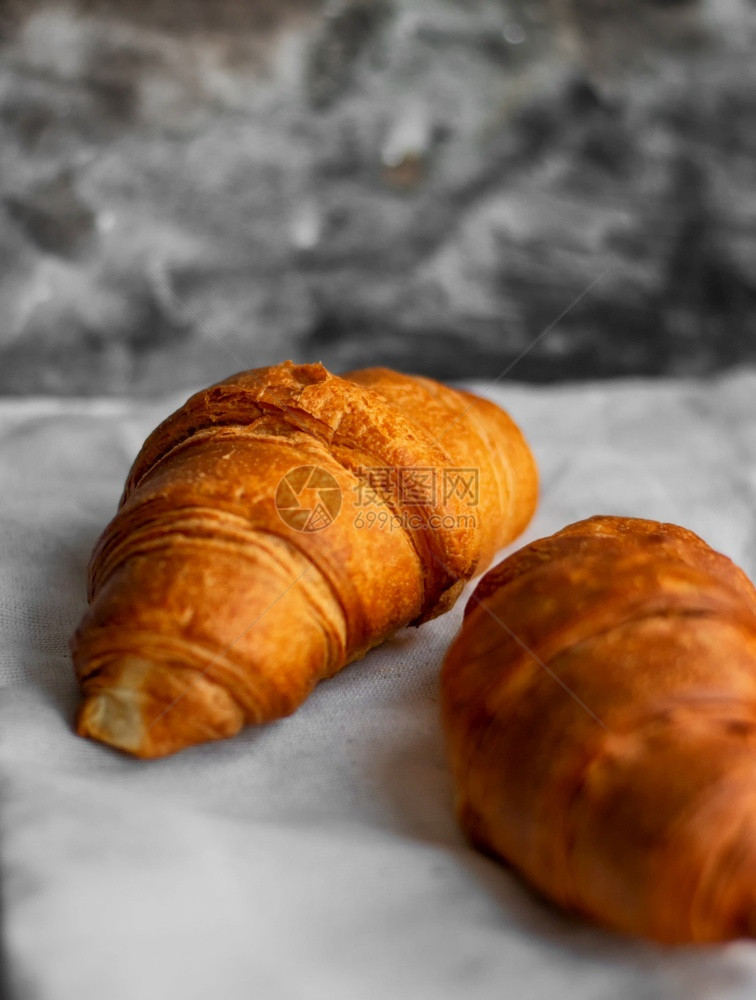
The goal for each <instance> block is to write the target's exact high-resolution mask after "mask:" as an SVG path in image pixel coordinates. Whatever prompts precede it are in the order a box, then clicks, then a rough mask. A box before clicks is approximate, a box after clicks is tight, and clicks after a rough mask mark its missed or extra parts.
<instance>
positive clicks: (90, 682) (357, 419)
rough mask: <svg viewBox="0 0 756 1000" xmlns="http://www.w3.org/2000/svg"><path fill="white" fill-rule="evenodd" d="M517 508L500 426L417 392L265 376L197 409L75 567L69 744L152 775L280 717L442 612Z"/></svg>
mask: <svg viewBox="0 0 756 1000" xmlns="http://www.w3.org/2000/svg"><path fill="white" fill-rule="evenodd" d="M536 493H537V485H536V470H535V465H534V462H533V458H532V455H531V453H530V451H529V449H528V447H527V445H526V443H525V441H524V439H523V437H522V434H521V433H520V431H519V430H518V429H517V427H516V426H515V425H514V423H513V422H512V421H511V420H510V419H509V417H508V416H507V415H506V414H505V413H504V412H503V411H502V410H501V409H499V408H498V407H497V406H495V405H494V404H493V403H490V402H487V401H486V400H479V399H477V398H476V397H473V396H471V395H470V394H468V393H466V392H461V391H456V390H453V389H450V388H447V387H445V386H443V385H440V384H439V383H438V382H434V381H432V380H431V379H426V378H416V377H411V376H409V375H400V374H398V373H396V372H392V371H389V370H387V369H380V368H374V369H366V370H364V371H356V372H350V373H348V374H347V375H345V376H343V377H337V376H335V375H332V374H330V373H329V372H327V371H326V369H325V368H323V367H322V365H319V364H313V365H296V364H292V363H291V362H284V363H283V364H280V365H277V366H275V367H271V368H260V369H256V370H253V371H249V372H242V373H241V374H238V375H234V376H232V377H231V378H228V379H226V380H225V381H223V382H220V383H218V384H217V385H214V386H211V387H210V388H208V389H205V390H203V391H201V392H199V393H197V394H196V395H194V396H192V398H191V399H189V400H188V402H187V403H185V404H184V405H183V406H182V407H181V408H180V409H178V410H177V411H176V412H175V413H174V414H173V415H172V416H170V417H168V419H167V420H165V421H164V422H163V423H162V424H161V425H160V426H159V427H158V428H157V429H156V430H155V431H154V432H153V433H152V434H151V435H150V436H149V438H148V439H147V441H146V442H145V444H144V446H143V448H142V450H141V452H140V453H139V455H138V456H137V458H136V460H135V462H134V465H133V467H132V469H131V472H130V473H129V476H128V480H127V482H126V486H125V489H124V492H123V496H122V498H121V503H120V507H119V510H118V513H117V514H116V516H115V518H114V519H113V521H111V523H110V524H109V525H108V526H107V528H106V529H105V531H104V533H103V535H102V537H101V538H100V540H99V542H98V543H97V546H96V548H95V550H94V553H93V556H92V560H91V563H90V568H89V601H90V606H89V609H88V611H87V613H86V615H85V616H84V619H83V621H82V623H81V625H80V627H79V628H78V630H77V632H76V634H75V635H74V637H73V640H72V652H73V659H74V663H75V667H76V672H77V674H78V677H79V679H80V683H81V690H82V695H83V701H82V704H81V708H80V711H79V715H78V723H77V726H78V732H79V733H80V734H81V735H83V736H90V737H93V738H94V739H97V740H101V741H102V742H104V743H108V744H110V745H112V746H114V747H118V748H120V749H121V750H125V751H128V752H129V753H132V754H136V755H137V756H140V757H159V756H162V755H164V754H168V753H172V752H173V751H176V750H180V749H181V748H183V747H186V746H189V745H190V744H193V743H198V742H201V741H204V740H211V739H218V738H221V737H227V736H230V735H232V734H233V733H235V732H237V730H239V729H240V728H241V727H242V726H243V725H244V724H245V723H263V722H267V721H270V720H273V719H277V718H279V717H281V716H284V715H287V714H289V713H290V712H292V711H294V710H295V709H296V708H297V706H298V705H300V704H301V702H302V701H303V700H304V699H305V698H306V697H307V695H308V693H309V692H310V691H311V690H312V688H313V687H314V685H315V684H316V683H317V681H319V680H321V679H322V678H324V677H328V676H330V675H331V674H333V673H335V672H336V671H337V670H340V669H341V668H342V667H343V666H344V665H345V664H346V663H348V662H349V661H351V660H354V659H356V658H357V657H359V656H362V655H363V654H364V653H365V651H366V650H368V649H370V647H371V646H374V645H375V644H376V643H379V642H381V641H382V640H383V639H384V638H386V637H387V636H388V635H389V634H390V633H391V632H392V631H393V630H394V629H396V628H397V627H398V626H402V625H406V624H408V623H419V622H422V621H425V620H427V619H429V618H432V617H434V616H435V615H438V614H440V613H441V612H443V611H445V610H446V609H447V608H449V607H450V606H451V604H452V603H453V602H454V600H455V599H456V597H457V596H458V594H459V592H460V589H461V587H462V586H463V584H464V582H465V581H466V580H467V579H469V578H470V577H471V576H472V575H473V574H474V573H476V572H478V571H480V570H482V569H483V568H484V567H485V566H486V565H487V564H488V563H489V562H490V560H491V558H492V557H493V555H494V553H495V552H496V550H497V549H498V548H499V547H501V546H502V545H504V544H505V543H506V542H508V541H510V540H511V539H512V538H514V537H515V536H516V535H517V534H518V533H519V532H520V531H521V530H522V528H523V527H524V525H525V524H526V523H527V522H528V520H529V518H530V516H531V514H532V512H533V508H534V505H535V502H536Z"/></svg>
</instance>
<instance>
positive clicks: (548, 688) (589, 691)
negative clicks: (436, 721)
mask: <svg viewBox="0 0 756 1000" xmlns="http://www.w3.org/2000/svg"><path fill="white" fill-rule="evenodd" d="M442 705H443V722H444V730H445V734H446V741H447V746H448V753H449V758H450V761H451V767H452V770H453V773H454V779H455V786H456V791H457V809H458V815H459V819H460V822H461V824H462V826H463V828H464V829H465V830H466V831H467V833H468V834H469V836H470V838H471V839H472V841H473V842H474V843H475V844H476V845H478V846H479V847H481V848H482V849H484V850H486V851H488V852H490V853H492V854H494V855H497V856H499V857H500V858H503V859H505V860H506V861H508V862H509V863H510V864H511V865H513V866H514V867H515V868H516V869H517V870H518V871H519V872H520V873H521V874H522V875H523V876H524V877H525V878H526V879H527V880H528V881H529V882H530V883H532V884H533V885H534V886H535V887H537V888H538V889H539V890H540V891H541V892H542V893H543V894H545V895H546V896H547V897H549V898H551V899H552V900H555V901H556V902H557V903H559V904H561V905H562V906H564V907H567V908H569V909H571V910H573V911H577V912H579V913H581V914H583V915H585V916H587V917H589V918H591V919H593V920H595V921H598V922H600V923H602V924H604V925H606V926H608V927H611V928H614V929H616V930H619V931H623V932H627V933H630V934H637V935H644V936H647V937H649V938H653V939H655V940H658V941H663V942H693V941H719V940H725V939H729V938H735V937H739V936H743V935H754V934H755V933H756V591H755V590H754V587H753V586H752V584H751V583H750V582H749V580H748V579H747V577H746V576H745V574H744V573H743V572H742V571H741V570H740V569H738V568H737V567H736V566H735V565H734V564H733V563H732V562H731V561H730V560H729V559H727V558H726V557H725V556H723V555H720V554H719V553H717V552H715V551H714V550H712V549H711V548H709V546H708V545H706V544H705V543H704V542H703V541H702V540H701V539H700V538H698V537H697V536H696V535H694V534H692V533H691V532H690V531H686V530H685V529H684V528H680V527H676V526H675V525H672V524H660V523H657V522H654V521H644V520H634V519H630V518H620V517H594V518H591V519H589V520H587V521H580V522H578V523H577V524H573V525H570V526H569V527H567V528H565V529H564V530H563V531H560V532H558V533H557V534H555V535H553V536H551V537H550V538H544V539H541V540H540V541H537V542H534V543H533V544H532V545H528V546H526V547H525V548H523V549H521V550H520V551H519V552H517V553H515V554H514V555H513V556H511V557H510V558H509V559H506V560H505V561H504V562H502V563H500V564H499V565H498V566H496V567H495V568H494V569H492V570H491V571H490V572H489V573H487V574H486V575H485V576H484V577H483V578H482V579H481V581H480V582H479V584H478V586H477V589H476V590H475V592H474V593H473V596H472V597H471V599H470V601H469V603H468V605H467V607H466V611H465V618H464V622H463V626H462V629H461V631H460V633H459V635H458V637H457V639H456V640H455V642H454V643H453V645H452V646H451V648H450V650H449V652H448V655H447V657H446V660H445V663H444V667H443V672H442Z"/></svg>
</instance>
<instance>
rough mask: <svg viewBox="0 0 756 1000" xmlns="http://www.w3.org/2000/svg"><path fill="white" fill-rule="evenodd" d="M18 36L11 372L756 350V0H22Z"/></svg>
mask: <svg viewBox="0 0 756 1000" xmlns="http://www.w3.org/2000/svg"><path fill="white" fill-rule="evenodd" d="M0 32H1V33H0V392H5V393H8V392H14V393H16V392H60V393H73V392H84V393H109V392H125V391H129V392H138V393H144V394H148V393H153V392H157V391H160V390H162V389H164V388H166V387H171V388H175V387H177V386H183V385H190V384H195V383H199V382H206V381H209V380H212V379H216V378H220V377H222V376H223V375H224V374H227V373H229V372H230V371H233V370H237V369H240V368H245V367H252V366H255V365H259V364H266V363H270V362H273V361H277V360H281V359H282V358H284V357H293V358H295V359H297V360H322V361H323V362H324V363H325V364H327V365H329V366H331V367H333V368H335V369H336V370H339V369H343V368H345V367H350V366H356V365H363V364H371V363H385V364H390V365H395V366H397V367H402V368H405V369H407V370H416V371H423V372H427V373H430V374H433V375H437V376H441V377H463V376H473V375H480V376H484V377H485V376H490V377H493V376H495V375H496V374H498V373H499V372H500V371H501V370H502V369H503V368H505V366H508V365H511V364H512V363H513V362H514V361H515V359H517V358H518V356H520V355H521V354H522V352H524V351H525V350H526V349H528V348H529V347H530V350H529V351H528V353H527V354H526V355H524V356H523V357H521V359H520V360H519V361H518V362H517V364H516V365H514V367H512V370H511V377H520V378H526V379H534V380H540V381H548V380H552V379H557V378H565V377H567V378H573V377H586V376H595V375H599V376H600V375H616V374H627V373H663V372H673V373H701V372H707V371H712V370H716V369H718V368H721V367H726V366H730V365H733V364H738V363H743V362H753V361H754V360H756V329H755V327H756V322H755V319H754V317H755V315H756V313H755V306H756V60H755V59H754V58H753V53H754V51H755V50H756V49H755V46H754V42H756V4H755V3H753V2H752V0H699V2H695V0H688V2H685V0H678V2H666V3H663V2H655V3H653V2H651V0H632V2H631V0H603V2H602V0H506V2H505V0H459V2H451V0H351V2H348V0H342V2H339V0H329V2H328V3H316V2H307V0H297V2H294V0H278V2H276V0H225V2H224V0H193V2H190V0H152V2H149V0H120V2H117V0H86V2H85V0H79V2H78V3H65V4H64V3H60V2H46V3H45V2H42V0H23V2H21V0H0ZM568 307H569V308H568ZM560 316H561V319H559V322H557V323H556V324H554V321H555V320H556V319H557V317H560ZM536 338H538V339H537V342H536V343H535V344H533V342H534V340H536ZM531 345H532V346H531Z"/></svg>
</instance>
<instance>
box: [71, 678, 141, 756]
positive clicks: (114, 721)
mask: <svg viewBox="0 0 756 1000" xmlns="http://www.w3.org/2000/svg"><path fill="white" fill-rule="evenodd" d="M76 729H77V732H78V733H79V735H80V736H89V737H90V738H91V739H94V740H99V741H100V742H101V743H107V744H108V745H109V746H112V747H115V748H116V749H117V750H125V751H126V752H127V753H132V754H138V753H139V751H140V748H141V746H142V744H143V742H144V736H145V732H144V723H143V721H142V711H141V707H140V704H139V694H138V692H136V691H129V690H127V689H118V688H115V689H110V690H108V691H98V692H97V693H96V694H92V695H90V696H89V697H88V698H87V699H86V701H85V702H84V704H83V705H82V706H81V710H80V712H79V719H78V723H77V726H76Z"/></svg>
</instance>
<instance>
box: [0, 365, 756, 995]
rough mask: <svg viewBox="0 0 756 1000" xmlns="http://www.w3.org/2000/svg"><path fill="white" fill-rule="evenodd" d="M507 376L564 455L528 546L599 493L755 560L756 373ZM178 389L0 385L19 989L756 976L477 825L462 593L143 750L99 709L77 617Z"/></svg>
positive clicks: (12, 945)
mask: <svg viewBox="0 0 756 1000" xmlns="http://www.w3.org/2000/svg"><path fill="white" fill-rule="evenodd" d="M472 388H473V389H474V390H480V389H483V385H482V384H480V385H476V386H473V387H472ZM489 395H490V396H491V398H493V399H495V400H496V401H497V402H499V403H501V404H502V405H503V406H505V407H506V408H507V409H508V410H509V412H510V413H511V414H512V416H513V417H514V418H515V419H516V420H517V421H518V422H519V423H520V425H521V426H522V428H523V430H524V431H525V433H526V435H527V437H528V439H529V441H530V442H531V444H532V447H533V449H534V451H535V453H536V455H537V458H538V462H539V465H540V469H541V475H542V498H541V504H540V508H539V511H538V515H537V517H536V518H535V520H534V522H533V524H532V525H531V526H530V528H529V530H528V532H527V534H526V535H525V536H523V538H522V539H521V540H519V542H518V543H517V545H518V546H519V545H520V544H523V543H524V542H526V541H528V540H530V539H533V538H536V537H538V536H541V535H544V534H548V533H550V532H552V531H554V530H556V529H558V528H560V527H562V526H563V525H564V524H566V523H568V522H570V521H574V520H577V519H579V518H581V517H584V516H588V515H590V514H594V513H616V514H627V515H637V516H645V517H651V518H659V519H663V520H670V521H675V522H678V523H681V524H684V525H686V526H688V527H690V528H692V529H693V530H694V531H696V532H698V533H699V534H701V535H702V536H703V537H704V538H705V539H706V540H707V541H709V542H710V543H711V544H712V545H714V546H715V547H716V548H718V549H721V550H723V551H724V552H726V553H727V554H728V555H730V556H731V557H732V558H734V559H735V560H736V561H738V562H739V563H740V564H741V565H742V566H743V567H744V568H745V569H746V571H748V572H749V573H750V574H751V575H753V574H754V572H756V373H747V372H740V373H735V374H733V375H730V376H727V377H721V378H717V379H715V380H713V381H710V382H707V383H693V382H668V381H659V382H651V381H640V380H638V381H635V380H634V381H629V382H620V383H614V384H611V383H602V384H598V383H597V384H585V385H577V386H573V387H561V388H533V387H526V386H519V385H509V384H507V385H500V386H497V387H496V388H494V389H491V390H490V392H489ZM182 398H183V397H182ZM179 402H181V400H180V399H179V398H172V399H170V400H166V401H164V402H163V403H162V404H160V405H156V404H151V405H145V404H144V403H142V402H136V401H103V400H95V401H86V400H49V399H44V400H36V399H31V400H6V401H2V402H0V483H1V484H2V491H1V492H0V529H1V530H0V625H1V627H2V632H1V636H2V638H1V640H0V681H1V683H2V687H1V688H0V695H1V697H0V782H1V784H0V880H1V885H2V900H3V922H4V932H3V940H4V951H5V965H6V969H5V977H6V986H5V992H6V993H7V995H8V996H10V997H12V998H15V997H22V998H27V997H28V998H34V1000H37V998H39V1000H90V998H92V1000H152V998H154V1000H172V998H180V1000H209V998H214V1000H215V998H218V1000H237V998H238V1000H250V998H253V997H255V998H260V1000H321V998H322V1000H326V998H327V1000H373V998H376V1000H377V998H399V1000H426V998H427V1000H444V998H459V997H465V998H467V1000H499V998H502V997H510V996H511V997H517V998H518V1000H546V998H552V997H560V998H564V997H567V998H571V997H574V998H580V1000H591V998H596V1000H599V998H601V1000H604V998H610V997H611V998H612V1000H621V998H628V1000H630V998H632V1000H638V998H641V997H642V998H652V997H672V998H675V997H680V998H683V997H685V998H697V1000H704V998H714V997H717V998H720V997H721V998H727V1000H735V998H740V997H743V998H745V997H753V996H754V995H756V945H752V944H750V943H747V942H737V943H734V944H730V945H727V946H724V947H713V948H704V949H663V948H656V947H652V946H650V945H647V944H643V943H639V942H636V941H631V940H626V939H623V938H620V937H618V936H615V935H612V934H609V933H605V932H603V931H601V930H598V929H595V928H593V927H590V926H588V925H587V924H585V923H583V922H581V921H578V920H574V919H571V918H568V917H566V916H564V915H562V914H560V913H558V912H557V911H556V910H555V909H553V908H552V907H551V906H549V905H548V904H546V903H544V902H543V901H541V900H540V899H538V898H536V897H535V896H534V895H533V894H532V893H531V892H530V891H529V890H528V889H526V888H525V887H524V886H523V885H522V884H521V883H520V882H519V881H518V880H517V878H515V877H514V876H513V875H512V874H511V873H510V872H508V871H507V870H506V869H505V868H504V867H503V866H500V865H498V864H496V863H495V862H493V861H491V860H488V859H486V858H484V857H482V856H480V855H478V854H476V853H475V852H474V851H472V850H471V849H470V848H469V847H468V846H467V845H466V843H465V841H464V839H463V837H462V836H461V834H460V833H459V832H458V830H457V828H456V826H455V821H454V816H453V811H452V794H451V787H450V780H449V776H448V773H447V769H446V765H445V760H444V754H443V746H442V740H441V733H440V726H439V718H438V694H437V679H438V671H439V667H440V664H441V661H442V658H443V655H444V651H445V649H446V648H447V646H448V644H449V642H450V640H451V638H452V637H453V635H454V634H455V632H456V630H457V628H458V626H459V621H460V617H461V614H462V609H463V606H464V600H462V601H460V602H459V603H458V605H457V606H456V608H455V609H454V610H453V611H452V612H451V613H450V614H448V615H446V616H445V617H443V618H441V619H438V620H436V621H434V622H431V623H429V624H426V625H423V626H422V627H421V628H419V629H405V630H403V631H401V632H400V633H399V634H397V635H396V637H395V638H394V639H393V640H391V641H389V642H387V643H386V644H385V645H384V646H383V647H381V648H378V649H376V650H374V651H372V652H371V653H370V654H369V655H368V656H367V657H366V658H365V659H364V660H363V661H362V662H359V663H356V664H354V665H352V666H350V667H349V668H347V669H346V670H345V671H344V672H343V673H341V674H340V675H339V676H337V677H336V678H335V679H333V680H331V681H328V682H326V683H324V684H321V685H320V687H319V688H318V690H317V691H316V692H315V694H314V695H313V697H311V698H310V700H309V701H308V702H307V703H306V704H305V706H304V707H303V708H302V709H301V710H300V711H299V712H298V713H297V714H296V715H294V716H293V717H291V718H289V719H286V720H283V721H281V722H278V723H276V724H274V725H269V726H265V727H261V728H258V729H247V730H246V731H245V732H243V733H242V734H241V735H240V736H239V737H237V738H236V739H233V740H230V741H226V742H222V743H215V744H209V745H206V746H201V747H196V748H193V749H190V750H187V751H185V752H183V753H180V754H178V755H176V756H174V757H171V758H168V759H165V760H160V761H153V762H149V761H148V762H143V761H137V760H132V759H130V758H129V757H127V756H125V755H122V754H119V753H116V752H114V751H111V750H109V749H108V748H105V747H103V746H100V745H98V744H96V743H93V742H89V741H85V740H82V739H80V738H79V737H77V736H76V735H74V733H73V731H72V719H73V714H74V710H75V706H76V702H77V689H76V683H75V681H74V676H73V672H72V668H71V664H70V660H69V655H68V649H67V643H68V637H69V634H70V633H71V631H72V630H73V628H74V627H75V625H76V624H77V621H78V619H79V617H80V615H81V613H82V611H83V609H84V604H85V596H84V595H85V567H86V563H87V559H88V556H89V553H90V551H91V548H92V546H93V543H94V541H95V539H96V537H97V535H98V534H99V532H100V531H101V529H102V528H103V526H104V525H105V523H106V522H107V520H108V519H109V518H110V516H111V515H112V513H113V511H114V509H115V504H116V501H117V499H118V496H119V494H120V490H121V486H122V483H123V480H124V477H125V475H126V472H127V469H128V467H129V465H130V463H131V461H132V459H133V457H134V455H135V454H136V451H137V449H138V447H139V445H140V444H141V442H142V439H143V438H144V436H145V435H146V433H147V432H148V431H149V430H151V428H152V427H153V426H154V425H155V424H156V423H157V422H158V420H159V419H161V418H162V417H163V416H164V415H165V414H166V413H167V412H169V411H170V410H171V409H173V408H174V407H175V406H176V405H178V403H179ZM469 589H470V588H468V590H469Z"/></svg>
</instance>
